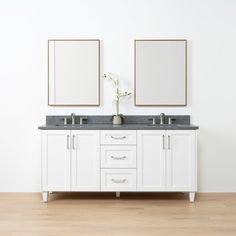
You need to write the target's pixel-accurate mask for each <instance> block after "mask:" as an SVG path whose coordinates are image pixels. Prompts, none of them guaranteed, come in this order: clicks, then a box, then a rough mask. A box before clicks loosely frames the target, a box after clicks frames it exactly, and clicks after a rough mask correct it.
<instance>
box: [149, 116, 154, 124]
mask: <svg viewBox="0 0 236 236" xmlns="http://www.w3.org/2000/svg"><path fill="white" fill-rule="evenodd" d="M148 120H152V125H155V124H156V118H155V117H149V118H148Z"/></svg>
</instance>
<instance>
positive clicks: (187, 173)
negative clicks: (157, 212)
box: [42, 129, 197, 202]
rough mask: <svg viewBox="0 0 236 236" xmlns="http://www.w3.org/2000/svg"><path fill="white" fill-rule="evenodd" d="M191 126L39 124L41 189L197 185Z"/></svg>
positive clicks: (193, 189)
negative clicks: (50, 127)
mask: <svg viewBox="0 0 236 236" xmlns="http://www.w3.org/2000/svg"><path fill="white" fill-rule="evenodd" d="M196 159H197V157H196V131H195V130H154V129H153V130H150V129H149V130H43V131H42V193H43V200H44V201H45V202H46V201H47V199H48V192H50V191H55V192H58V191H78V192H81V191H89V192H91V191H102V192H116V194H117V196H119V195H120V192H133V191H138V192H164V191H166V192H188V193H189V199H190V202H193V201H194V196H195V192H196V191H197V178H196V175H197V171H196V167H197V161H196Z"/></svg>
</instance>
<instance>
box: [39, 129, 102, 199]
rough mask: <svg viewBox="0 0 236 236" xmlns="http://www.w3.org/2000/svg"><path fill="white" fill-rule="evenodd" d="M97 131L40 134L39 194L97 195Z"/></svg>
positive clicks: (46, 132) (98, 189)
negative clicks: (91, 192) (40, 165)
mask: <svg viewBox="0 0 236 236" xmlns="http://www.w3.org/2000/svg"><path fill="white" fill-rule="evenodd" d="M99 145H100V142H99V131H91V130H86V131H83V130H75V131H70V130H45V131H43V132H42V193H43V200H44V201H45V202H46V201H47V198H48V192H50V191H56V192H59V191H65V192H66V191H100V182H99V178H100V171H99V165H100V163H99V158H100V155H99V152H100V146H99Z"/></svg>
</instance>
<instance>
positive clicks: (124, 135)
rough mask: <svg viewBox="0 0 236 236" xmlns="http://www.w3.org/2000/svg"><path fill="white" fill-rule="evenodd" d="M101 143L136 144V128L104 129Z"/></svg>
mask: <svg viewBox="0 0 236 236" xmlns="http://www.w3.org/2000/svg"><path fill="white" fill-rule="evenodd" d="M101 144H124V145H126V144H127V145H129V144H136V130H102V131H101Z"/></svg>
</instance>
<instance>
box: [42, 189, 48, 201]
mask: <svg viewBox="0 0 236 236" xmlns="http://www.w3.org/2000/svg"><path fill="white" fill-rule="evenodd" d="M42 196H43V202H48V192H46V191H44V192H42Z"/></svg>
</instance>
